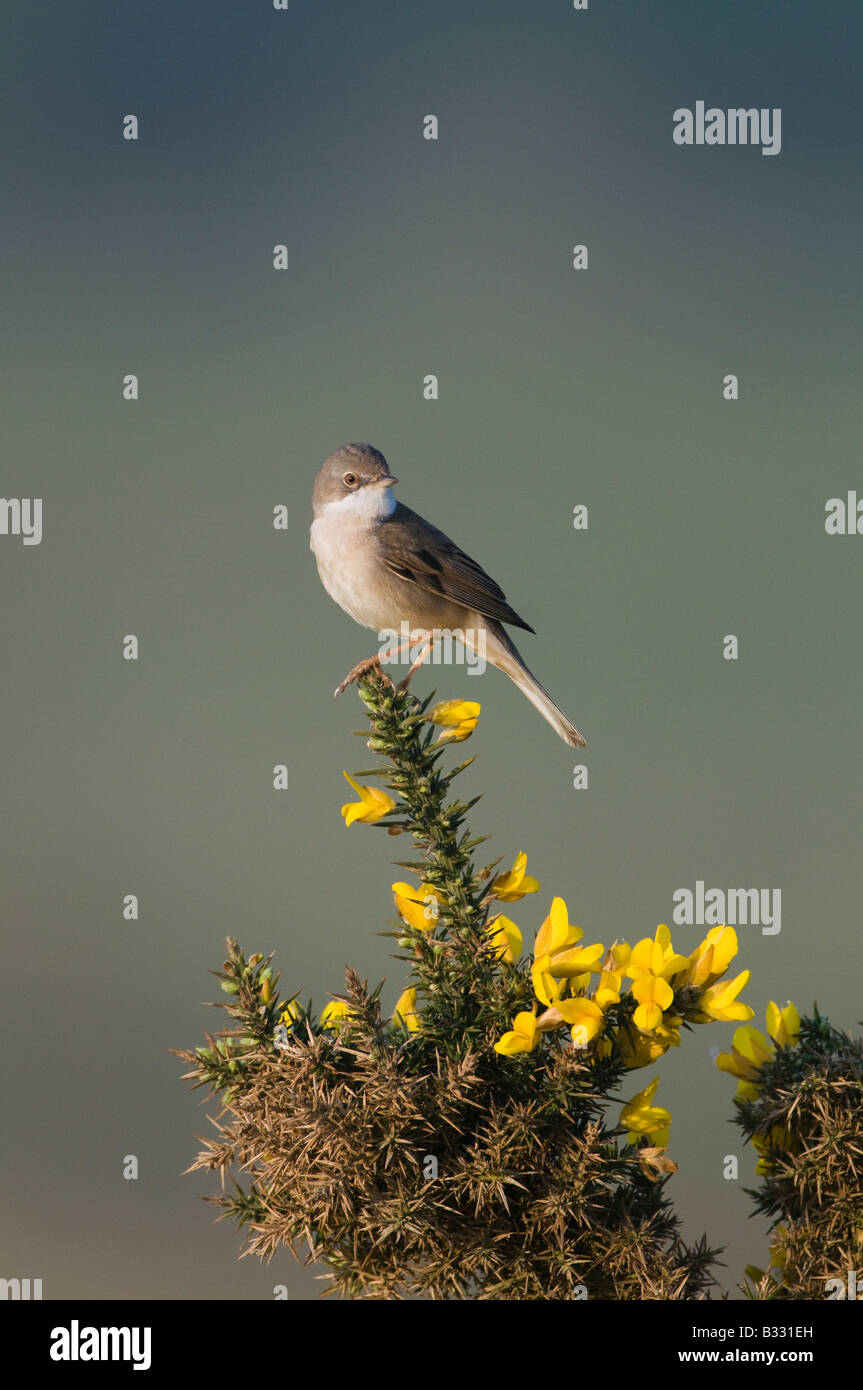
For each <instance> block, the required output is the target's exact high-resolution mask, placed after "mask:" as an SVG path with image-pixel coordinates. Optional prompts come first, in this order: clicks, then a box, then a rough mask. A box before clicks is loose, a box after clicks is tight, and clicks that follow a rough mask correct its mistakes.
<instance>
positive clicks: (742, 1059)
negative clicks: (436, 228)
mask: <svg viewBox="0 0 863 1390" xmlns="http://www.w3.org/2000/svg"><path fill="white" fill-rule="evenodd" d="M767 1032H768V1034H769V1038H770V1041H768V1039H767V1038H765V1036H764V1034H763V1033H760V1032H759V1031H758V1029H757V1028H750V1027H749V1026H748V1025H744V1026H743V1027H742V1028H738V1029H737V1030H736V1032H735V1034H734V1037H733V1038H732V1045H731V1051H730V1052H720V1054H719V1056H718V1057H717V1059H716V1065H717V1067H718V1068H719V1070H720V1071H727V1072H728V1073H729V1074H730V1075H731V1076H736V1077H737V1079H738V1084H737V1094H738V1096H740V1097H741V1098H742V1099H744V1100H753V1099H754V1098H755V1097H756V1096H757V1095H758V1092H759V1091H760V1089H761V1070H762V1068H763V1067H764V1066H766V1064H767V1063H768V1062H772V1061H773V1058H774V1057H775V1055H776V1052H775V1048H774V1046H773V1044H774V1043H775V1044H776V1046H777V1047H793V1046H794V1044H795V1042H796V1041H797V1035H798V1033H799V1032H800V1015H799V1013H798V1012H797V1009H796V1008H795V1007H794V1005H793V1004H792V1003H791V1002H790V1000H789V1002H788V1003H787V1004H786V1005H785V1008H784V1009H780V1007H779V1005H778V1004H775V1003H774V1002H773V1000H771V1001H770V1003H769V1004H768V1005H767Z"/></svg>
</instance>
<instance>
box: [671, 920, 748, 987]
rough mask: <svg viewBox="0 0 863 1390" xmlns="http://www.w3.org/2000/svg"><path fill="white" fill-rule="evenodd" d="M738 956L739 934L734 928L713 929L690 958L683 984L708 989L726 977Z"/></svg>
mask: <svg viewBox="0 0 863 1390" xmlns="http://www.w3.org/2000/svg"><path fill="white" fill-rule="evenodd" d="M736 955H737V933H736V931H735V930H734V928H733V927H729V926H721V927H712V928H711V930H710V931H709V932H708V933H707V935H706V937H705V938H704V940H703V941H702V942H701V943H700V945H698V946H696V948H695V950H694V951H693V952H692V955H691V956H690V957H689V965H688V968H687V969H686V974H685V976H684V978H683V980H681V981H680V983H681V984H687V985H696V986H698V987H700V988H702V989H707V988H708V987H709V986H710V985H712V984H715V983H716V981H717V980H718V979H719V977H720V975H724V974H725V971H726V970H727V969H728V967H729V965H730V964H731V962H732V960H733V959H734V957H735V956H736Z"/></svg>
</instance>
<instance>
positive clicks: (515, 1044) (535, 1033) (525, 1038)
mask: <svg viewBox="0 0 863 1390" xmlns="http://www.w3.org/2000/svg"><path fill="white" fill-rule="evenodd" d="M539 1037H540V1032H539V1027H538V1025H537V1021H536V1016H535V1015H534V1014H529V1013H520V1014H516V1016H515V1019H514V1020H513V1025H512V1032H511V1033H504V1035H503V1037H502V1038H501V1039H500V1041H499V1042H496V1043H495V1045H494V1050H495V1052H500V1053H502V1054H503V1056H504V1057H512V1056H513V1055H514V1054H515V1053H516V1052H533V1049H534V1048H535V1047H536V1045H537V1043H538V1042H539Z"/></svg>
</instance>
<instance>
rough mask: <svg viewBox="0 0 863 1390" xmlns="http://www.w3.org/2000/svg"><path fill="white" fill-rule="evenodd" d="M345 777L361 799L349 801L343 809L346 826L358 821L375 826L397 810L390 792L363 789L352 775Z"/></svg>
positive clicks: (378, 788)
mask: <svg viewBox="0 0 863 1390" xmlns="http://www.w3.org/2000/svg"><path fill="white" fill-rule="evenodd" d="M344 775H345V777H347V779H348V781H349V782H350V784H351V786H352V787H353V789H354V791H355V792H356V793H357V795H358V796H359V798H360V800H359V801H348V802H347V803H346V804H345V805H344V806H343V807H342V815H343V816H344V818H345V825H353V823H354V821H356V820H361V821H366V822H367V823H368V824H369V825H373V824H374V823H375V821H379V820H381V818H382V817H383V816H386V815H389V813H390V811H394V810H395V805H396V803H395V802H394V801H393V798H392V797H391V796H390V795H389V793H388V792H385V791H382V790H381V788H380V787H361V786H360V784H359V782H355V781H354V779H353V777H351V775H350V773H347V772H346V773H345V774H344Z"/></svg>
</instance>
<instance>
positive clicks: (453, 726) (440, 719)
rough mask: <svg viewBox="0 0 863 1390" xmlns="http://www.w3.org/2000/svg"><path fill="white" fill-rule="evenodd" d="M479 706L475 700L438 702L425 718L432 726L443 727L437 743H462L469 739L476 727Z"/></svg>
mask: <svg viewBox="0 0 863 1390" xmlns="http://www.w3.org/2000/svg"><path fill="white" fill-rule="evenodd" d="M479 712H480V705H479V704H478V703H477V701H476V700H440V701H439V702H438V704H436V705H434V706H433V707H432V708H431V709H430V710H429V712H428V714H427V716H426V718H427V719H428V720H429V721H430V722H431V723H432V724H441V725H443V731H442V733H440V734H439V735H438V739H437V741H438V743H445V742H450V743H462V742H463V741H464V739H466V738H470V735H471V734H472V733H473V731H474V729H475V728H476V726H477V720H478V719H479Z"/></svg>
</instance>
